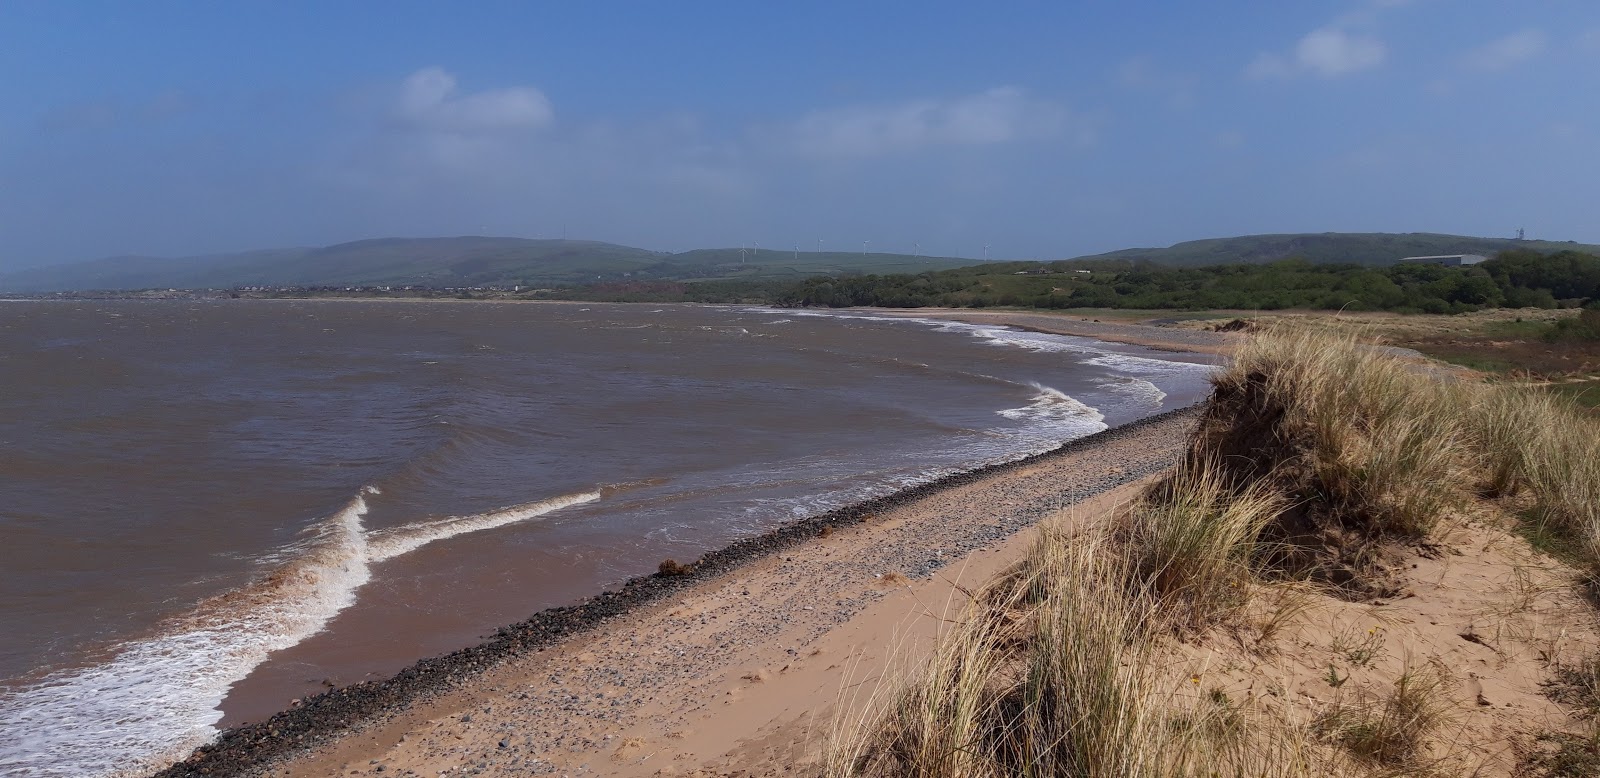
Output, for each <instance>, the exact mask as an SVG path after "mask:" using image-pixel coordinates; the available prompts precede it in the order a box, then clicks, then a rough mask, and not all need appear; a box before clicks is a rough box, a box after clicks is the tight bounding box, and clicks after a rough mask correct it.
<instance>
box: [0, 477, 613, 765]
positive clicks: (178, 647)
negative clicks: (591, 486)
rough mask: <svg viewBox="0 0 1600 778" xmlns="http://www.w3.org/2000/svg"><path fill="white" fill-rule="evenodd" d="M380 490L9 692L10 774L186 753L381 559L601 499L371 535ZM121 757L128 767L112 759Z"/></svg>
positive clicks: (4, 720)
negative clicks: (144, 633) (212, 589)
mask: <svg viewBox="0 0 1600 778" xmlns="http://www.w3.org/2000/svg"><path fill="white" fill-rule="evenodd" d="M378 493H379V492H378V490H377V489H376V488H374V487H370V486H369V487H365V488H363V489H362V490H361V493H360V494H358V495H357V496H356V497H355V499H353V500H351V501H350V502H349V503H348V504H347V505H345V507H344V508H343V509H341V510H340V511H338V512H337V513H335V514H333V515H332V516H330V517H328V518H327V519H324V520H323V521H321V522H319V523H317V524H315V525H313V527H312V528H311V530H310V531H309V533H308V537H307V538H305V539H304V540H302V541H300V542H298V543H296V544H295V545H294V546H292V547H290V548H288V549H285V550H283V551H282V552H280V553H278V554H274V555H273V556H274V557H275V558H282V559H285V560H286V561H284V562H283V563H282V564H281V565H280V566H279V567H277V568H276V569H275V570H273V571H272V573H270V574H269V575H267V576H266V577H265V578H262V579H260V580H258V581H256V582H254V583H251V584H249V585H246V586H244V587H241V588H239V589H236V590H234V591H231V592H227V593H224V594H221V595H218V596H216V597H212V598H209V599H207V600H204V601H202V602H201V603H200V604H199V605H198V606H196V607H195V609H194V610H193V611H192V612H190V613H189V614H187V615H185V616H182V617H179V618H176V619H173V620H172V621H170V622H168V623H167V624H165V625H163V628H161V629H160V630H158V633H157V635H156V636H154V637H151V638H147V639H143V640H137V641H132V642H129V643H126V644H124V645H122V646H120V647H118V648H119V653H117V654H116V656H115V657H113V658H112V659H111V660H110V661H107V662H105V663H102V664H98V665H94V666H90V667H85V668H79V669H74V670H67V671H62V672H58V673H53V674H51V675H49V676H46V677H45V678H43V679H42V680H40V681H38V682H35V683H32V684H30V685H28V686H26V687H22V688H20V689H14V690H13V689H3V690H0V773H3V774H5V775H17V776H35V777H38V778H44V777H45V776H94V775H112V774H119V773H125V772H130V771H132V770H138V769H154V768H157V767H159V766H161V765H162V764H164V763H167V762H170V761H172V760H175V759H178V758H182V757H183V756H184V755H185V754H186V753H187V752H188V751H190V750H192V749H194V748H195V747H197V746H199V745H202V744H204V743H205V742H206V741H208V740H210V739H211V738H212V737H213V736H215V735H216V733H217V730H216V724H217V722H219V721H220V720H221V719H222V711H221V710H220V709H219V706H220V704H221V702H222V700H223V698H224V697H226V696H227V693H228V689H229V688H230V687H231V686H232V685H233V684H234V683H236V682H238V681H240V680H242V679H244V678H245V677H246V676H248V675H249V674H250V672H251V671H252V670H254V669H255V668H256V667H257V666H258V665H260V664H261V663H263V662H265V661H266V660H267V657H268V655H269V654H271V653H272V652H273V651H278V650H282V649H285V648H289V647H290V646H293V645H295V644H297V643H299V642H301V641H303V640H305V639H307V638H309V637H311V636H312V635H315V634H316V633H318V632H320V631H322V629H323V627H325V626H326V625H327V624H328V622H329V621H330V620H332V619H333V617H334V616H336V615H338V614H339V612H340V611H342V610H344V609H345V608H348V607H350V606H351V605H353V604H354V603H355V601H356V592H357V590H358V589H360V588H361V587H362V586H363V585H364V584H366V583H367V582H368V581H370V580H371V579H372V565H373V564H376V563H378V562H382V561H384V560H386V559H392V558H394V557H397V556H400V555H402V554H405V553H407V552H410V551H413V550H415V549H417V548H420V547H421V546H424V545H426V544H428V543H432V542H434V541H436V540H443V539H445V538H451V537H455V536H457V535H462V534H466V533H468V532H478V531H481V530H487V529H493V528H495V527H503V526H506V525H508V524H514V523H516V522H521V521H527V520H530V519H533V518H537V517H540V516H543V515H545V514H548V513H551V512H554V511H558V510H561V509H562V508H566V507H569V506H573V505H578V504H581V503H587V502H593V501H595V500H598V499H600V493H599V492H584V493H581V494H571V495H565V496H562V497H556V498H553V499H549V500H542V501H539V502H531V503H526V504H523V505H517V506H512V507H509V508H503V509H501V510H497V511H492V512H489V513H483V514H478V515H473V516H454V517H450V518H446V519H440V520H437V521H428V522H420V523H417V524H412V525H407V526H404V527H397V528H394V529H387V530H373V531H368V530H365V529H363V527H362V525H361V519H362V517H363V516H365V515H366V513H367V497H369V496H371V495H376V494H378ZM111 755H117V756H115V757H112V756H111ZM112 759H116V760H119V761H122V762H123V763H122V764H119V765H118V766H116V767H112V766H110V765H108V764H107V762H108V761H111V760H112ZM130 761H131V762H133V764H128V763H127V762H130Z"/></svg>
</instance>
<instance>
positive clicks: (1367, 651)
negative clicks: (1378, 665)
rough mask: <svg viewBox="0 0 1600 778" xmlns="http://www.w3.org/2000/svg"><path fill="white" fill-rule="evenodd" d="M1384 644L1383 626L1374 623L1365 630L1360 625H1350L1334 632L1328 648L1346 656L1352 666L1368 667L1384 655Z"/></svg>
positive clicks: (1345, 658)
mask: <svg viewBox="0 0 1600 778" xmlns="http://www.w3.org/2000/svg"><path fill="white" fill-rule="evenodd" d="M1383 644H1384V631H1383V627H1380V626H1377V625H1373V626H1371V627H1368V628H1367V629H1366V630H1365V631H1363V630H1362V629H1361V628H1360V627H1357V626H1349V627H1345V628H1344V629H1341V630H1338V631H1337V632H1334V633H1333V640H1332V641H1331V642H1330V643H1329V644H1328V650H1330V651H1332V652H1333V653H1335V654H1338V655H1339V656H1342V657H1344V660H1345V661H1346V662H1349V663H1350V666H1351V667H1366V666H1367V665H1370V664H1372V660H1374V659H1377V658H1378V657H1380V656H1382V655H1383Z"/></svg>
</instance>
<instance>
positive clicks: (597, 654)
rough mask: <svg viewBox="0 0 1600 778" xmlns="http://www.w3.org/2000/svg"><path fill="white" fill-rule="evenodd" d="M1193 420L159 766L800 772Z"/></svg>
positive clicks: (757, 552) (588, 615) (747, 544)
mask: <svg viewBox="0 0 1600 778" xmlns="http://www.w3.org/2000/svg"><path fill="white" fill-rule="evenodd" d="M901 313H904V312H901ZM915 314H916V315H924V316H928V315H932V316H941V317H949V318H953V319H959V320H963V321H969V322H974V323H984V324H1004V325H1011V326H1017V327H1022V328H1027V329H1033V330H1037V331H1042V332H1055V333H1062V334H1071V335H1080V336H1086V337H1097V338H1098V337H1103V338H1104V339H1106V340H1112V341H1117V342H1124V343H1138V344H1140V345H1151V346H1156V347H1160V348H1167V349H1171V350H1174V351H1179V350H1182V351H1193V352H1200V353H1209V354H1217V353H1221V352H1222V351H1224V350H1225V349H1226V348H1227V347H1228V345H1229V344H1230V341H1229V339H1227V338H1226V337H1225V336H1220V335H1216V334H1214V333H1195V332H1185V331H1172V332H1167V331H1164V330H1158V329H1156V328H1151V327H1144V326H1138V325H1116V324H1099V323H1094V322H1080V321H1077V320H1074V319H1069V318H1067V317H1057V316H1049V315H1033V314H1010V313H978V314H974V313H971V312H968V311H918V312H915ZM1169 336H1170V337H1169ZM1195 417H1196V411H1194V410H1193V409H1187V410H1181V411H1176V412H1172V413H1168V414H1165V415H1163V416H1160V417H1155V418H1152V419H1148V420H1145V421H1142V422H1137V423H1134V424H1132V425H1127V426H1123V427H1118V428H1113V429H1111V430H1107V431H1105V432H1102V433H1099V434H1097V435H1093V436H1090V437H1089V438H1085V439H1081V440H1078V441H1074V442H1072V443H1069V444H1067V445H1065V446H1063V447H1062V448H1060V449H1058V450H1056V451H1053V452H1050V453H1047V454H1043V455H1039V456H1035V457H1030V458H1028V459H1026V460H1023V461H1020V462H1015V463H1010V464H1007V465H1000V466H994V467H989V468H983V469H981V470H978V471H973V472H969V473H962V474H957V475H955V476H951V477H947V478H944V479H940V480H939V481H937V482H934V483H932V484H926V485H923V486H919V487H914V488H912V489H908V490H905V491H903V492H900V493H896V494H894V495H890V496H889V497H886V498H880V499H878V500H874V501H870V502H868V503H865V504H861V505H856V506H851V507H850V508H847V509H843V510H840V511H835V512H833V513H831V514H827V515H824V516H819V517H813V518H812V519H808V520H806V521H803V522H799V523H797V524H794V525H790V526H788V527H785V528H783V529H782V530H780V531H776V532H772V533H768V534H766V535H763V536H760V537H756V538H749V539H747V540H745V541H741V542H740V543H737V544H735V545H734V546H731V547H728V548H725V549H722V550H720V551H717V552H713V553H711V554H707V555H706V556H705V557H703V558H702V559H701V560H699V564H698V565H696V566H695V569H694V570H693V571H692V573H690V574H688V575H682V576H670V577H669V576H659V575H658V576H648V577H645V578H639V579H634V580H632V581H630V582H628V584H627V585H626V586H625V587H623V588H622V589H621V590H619V591H608V592H605V593H603V594H601V595H599V596H596V597H593V598H589V599H586V600H584V601H582V602H580V603H578V604H576V605H574V606H569V607H566V608H557V609H552V610H551V611H545V612H542V613H540V614H537V615H535V616H534V617H533V618H531V619H529V620H528V621H527V622H523V623H520V624H517V625H511V626H510V627H506V628H503V629H501V630H500V631H499V632H498V633H496V635H495V636H493V637H492V638H490V639H489V640H486V641H485V642H484V643H483V644H481V645H478V646H474V647H470V648H468V649H463V650H461V651H457V652H454V653H452V654H449V655H445V656H442V657H435V658H433V659H428V660H423V661H421V662H419V663H417V664H416V665H413V666H412V667H411V668H408V669H407V670H405V671H403V672H401V673H400V674H398V675H396V676H394V677H392V678H390V679H388V680H385V681H381V682H376V683H365V684H358V685H356V686H352V687H346V688H339V689H333V690H330V692H329V693H327V694H323V695H318V696H315V697H312V698H307V699H306V700H304V701H299V700H297V701H296V705H295V706H294V707H293V708H291V709H289V710H286V711H284V712H282V713H279V714H277V715H275V716H273V717H272V718H270V719H268V720H266V721H263V722H259V723H255V724H250V725H245V726H241V727H239V728H236V729H233V730H229V731H227V732H225V733H224V734H223V736H222V737H221V738H220V739H219V740H218V741H217V742H216V743H214V744H213V745H212V746H209V747H207V748H204V749H202V750H201V751H198V752H196V753H195V754H194V755H193V756H192V757H191V758H190V759H189V760H187V761H185V762H181V763H179V764H177V765H175V766H173V767H171V768H169V769H168V770H166V771H164V772H163V773H162V775H173V776H178V775H233V774H259V775H275V776H321V775H333V774H340V775H379V774H381V775H418V776H436V775H458V774H462V775H524V774H557V775H655V774H663V775H666V774H696V773H697V772H698V773H701V774H713V775H721V774H735V773H739V772H742V773H743V774H746V775H777V774H786V773H789V772H794V771H800V772H802V773H804V772H807V771H808V770H809V769H810V768H808V765H815V763H816V760H817V759H818V758H819V757H820V755H821V753H822V750H823V748H824V747H825V742H826V739H827V736H828V734H829V731H830V729H831V728H832V727H834V726H836V720H838V719H839V718H840V712H841V710H849V709H851V707H852V706H851V701H852V700H855V699H858V698H861V697H862V696H863V695H870V694H871V693H872V692H873V690H875V689H877V688H879V685H880V683H882V682H883V681H881V679H890V678H893V677H895V672H896V668H897V667H900V666H901V665H903V664H904V663H907V662H915V660H916V657H917V656H918V655H919V653H920V652H924V651H925V650H926V648H927V647H928V646H929V645H930V641H931V638H932V637H933V636H935V635H936V634H937V633H938V628H939V625H940V624H941V623H942V622H941V619H942V618H943V616H944V614H946V613H953V612H956V611H958V610H959V608H960V606H961V604H962V597H963V595H962V594H961V592H962V591H963V588H962V587H964V586H967V585H975V584H977V583H979V582H981V581H983V580H985V579H987V578H988V577H989V576H990V575H992V574H993V573H994V572H995V571H997V570H999V569H1001V568H1003V567H1005V566H1006V565H1008V564H1010V563H1011V562H1013V561H1015V560H1016V559H1018V558H1019V557H1020V555H1021V553H1022V552H1023V550H1024V549H1025V548H1026V545H1027V543H1028V540H1029V538H1030V537H1031V534H1032V533H1030V532H1028V531H1027V530H1029V529H1030V528H1031V527H1033V526H1035V525H1036V524H1038V523H1039V522H1040V521H1043V520H1045V519H1047V518H1052V517H1061V516H1067V517H1074V518H1075V517H1079V516H1083V515H1089V514H1094V513H1099V512H1103V511H1104V510H1106V509H1109V508H1110V507H1111V506H1113V505H1115V504H1117V503H1119V502H1122V501H1126V500H1127V499H1130V498H1131V497H1132V496H1134V495H1135V494H1136V493H1137V491H1138V488H1139V486H1140V485H1141V484H1143V483H1146V482H1148V481H1149V480H1150V479H1151V478H1153V477H1154V476H1155V475H1157V474H1159V473H1161V472H1163V471H1165V470H1166V469H1167V468H1169V467H1170V466H1171V465H1172V464H1173V463H1174V462H1175V461H1176V458H1177V457H1178V455H1179V453H1180V452H1181V450H1182V449H1183V447H1184V445H1185V444H1186V441H1187V437H1188V433H1189V431H1190V430H1191V428H1192V426H1193V423H1194V419H1195ZM679 561H681V562H690V561H691V560H679ZM887 685H888V684H887V683H885V686H887Z"/></svg>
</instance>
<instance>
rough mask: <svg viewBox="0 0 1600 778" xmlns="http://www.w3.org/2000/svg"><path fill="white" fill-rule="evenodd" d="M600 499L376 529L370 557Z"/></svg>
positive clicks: (574, 498)
mask: <svg viewBox="0 0 1600 778" xmlns="http://www.w3.org/2000/svg"><path fill="white" fill-rule="evenodd" d="M598 499H600V493H599V492H584V493H582V494H569V495H565V496H562V497H555V498H552V499H549V500H540V501H538V502H530V503H524V504H522V505H513V506H511V507H509V508H502V509H500V510H497V511H490V512H489V513H479V514H475V515H472V516H452V517H450V518H448V519H440V520H438V521H426V522H419V523H417V524H409V525H406V526H403V527H395V528H394V529H387V530H375V531H374V532H372V533H371V535H370V536H369V543H370V546H369V550H368V553H367V555H368V558H369V559H370V560H371V561H373V562H382V561H384V560H386V559H393V558H395V557H397V556H400V555H401V554H405V553H409V552H411V551H415V550H416V549H418V548H420V547H422V546H425V545H427V544H429V543H432V542H433V541H435V540H443V539H444V538H452V537H455V536H457V535H464V534H466V533H468V532H479V531H482V530H486V529H494V528H496V527H504V526H506V525H507V524H516V523H517V522H521V521H527V520H529V519H535V518H538V517H540V516H543V515H545V514H547V513H553V512H555V511H559V510H561V509H562V508H569V507H571V506H574V505H582V504H584V503H590V502H594V501H596V500H598Z"/></svg>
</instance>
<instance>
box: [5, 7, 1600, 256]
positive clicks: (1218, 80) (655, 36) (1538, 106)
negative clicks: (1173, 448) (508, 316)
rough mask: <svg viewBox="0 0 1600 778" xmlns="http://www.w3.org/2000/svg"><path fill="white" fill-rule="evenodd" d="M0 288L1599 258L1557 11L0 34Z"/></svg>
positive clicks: (1076, 14)
mask: <svg viewBox="0 0 1600 778" xmlns="http://www.w3.org/2000/svg"><path fill="white" fill-rule="evenodd" d="M0 72H3V73H4V74H5V75H6V77H5V78H4V79H0V106H4V107H5V110H4V111H0V269H10V268H18V267H25V266H31V265H39V264H50V263H55V262H60V261H67V260H74V259H89V258H94V257H99V256H106V255H114V254H125V253H128V254H134V253H136V254H156V255H184V254H197V253H209V252H217V251H231V250H244V249H251V248H264V247H278V246H296V245H322V244H328V243H335V242H340V241H345V240H354V239H360V238H367V237H378V236H388V235H458V234H494V235H518V236H527V237H558V236H560V235H561V234H563V231H564V232H565V234H567V235H568V236H571V237H575V238H576V237H584V238H594V239H599V240H608V241H614V242H618V243H626V244H630V245H638V246H644V247H648V248H655V249H666V250H674V251H676V250H683V249H687V248H692V247H700V246H732V245H739V244H741V243H751V242H759V243H760V244H761V245H762V246H764V247H765V246H770V247H774V248H778V247H783V248H789V247H792V246H794V245H796V244H798V245H799V246H800V247H801V248H802V249H806V248H813V249H814V248H815V247H816V245H817V244H816V241H817V240H819V239H821V240H822V241H824V243H823V246H824V247H825V248H840V247H850V248H857V249H859V247H860V246H861V242H862V241H864V240H865V241H871V244H870V245H871V247H872V248H873V249H881V250H885V251H910V250H912V248H913V246H914V245H916V246H919V247H920V249H921V250H922V251H923V252H925V253H941V254H951V255H959V256H971V257H976V256H981V255H982V252H983V247H984V245H985V244H988V245H989V246H990V249H989V251H990V254H991V255H992V256H995V257H1018V258H1022V257H1066V256H1074V255H1078V254H1083V253H1089V252H1094V251H1102V250H1109V249H1114V248H1122V247H1127V246H1138V245H1166V244H1170V243H1173V242H1176V241H1180V240H1187V239H1193V238H1200V237H1211V236H1222V235H1234V234H1245V233H1259V232H1301V231H1397V232H1398V231H1430V232H1456V233H1465V234H1475V235H1509V234H1510V233H1511V232H1512V231H1513V230H1515V229H1516V228H1517V227H1519V226H1523V227H1526V228H1527V229H1528V232H1529V236H1530V237H1541V238H1551V239H1559V240H1567V239H1574V240H1579V241H1587V242H1600V208H1597V207H1596V206H1597V204H1600V194H1597V193H1596V191H1595V188H1594V187H1595V182H1597V181H1600V3H1595V2H1593V0H1524V1H1523V2H1482V1H1475V0H1339V1H1331V0H1330V1H1329V2H1312V1H1309V0H1306V1H1301V0H1297V1H1296V2H1280V1H1272V2H1268V1H1267V0H1259V1H1256V2H1223V1H1222V0H1217V1H1215V2H1206V3H1192V2H1175V1H1173V0H1168V1H1167V2H1154V1H1153V0H1145V1H1143V2H1138V1H1130V2H1110V1H1109V0H1084V1H1082V2H1065V1H1063V2H1049V3H1046V2H1037V3H1034V2H1016V3H1007V4H989V5H986V6H980V5H978V4H973V3H942V2H919V3H911V2H905V3H888V2H880V3H871V2H854V3H844V2H842V3H822V2H813V3H805V4H792V5H788V6H784V7H779V6H777V5H776V4H770V3H749V2H744V3H709V2H638V3H623V2H611V3H600V2H596V3H542V4H536V3H492V2H476V3H403V2H390V3H336V2H318V3H290V2H270V3H268V2H260V3H249V2H234V3H200V2H193V3H172V2H153V1H152V2H142V3H122V2H105V3H89V2H75V3H69V2H50V3H42V2H41V3H26V2H7V3H0Z"/></svg>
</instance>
